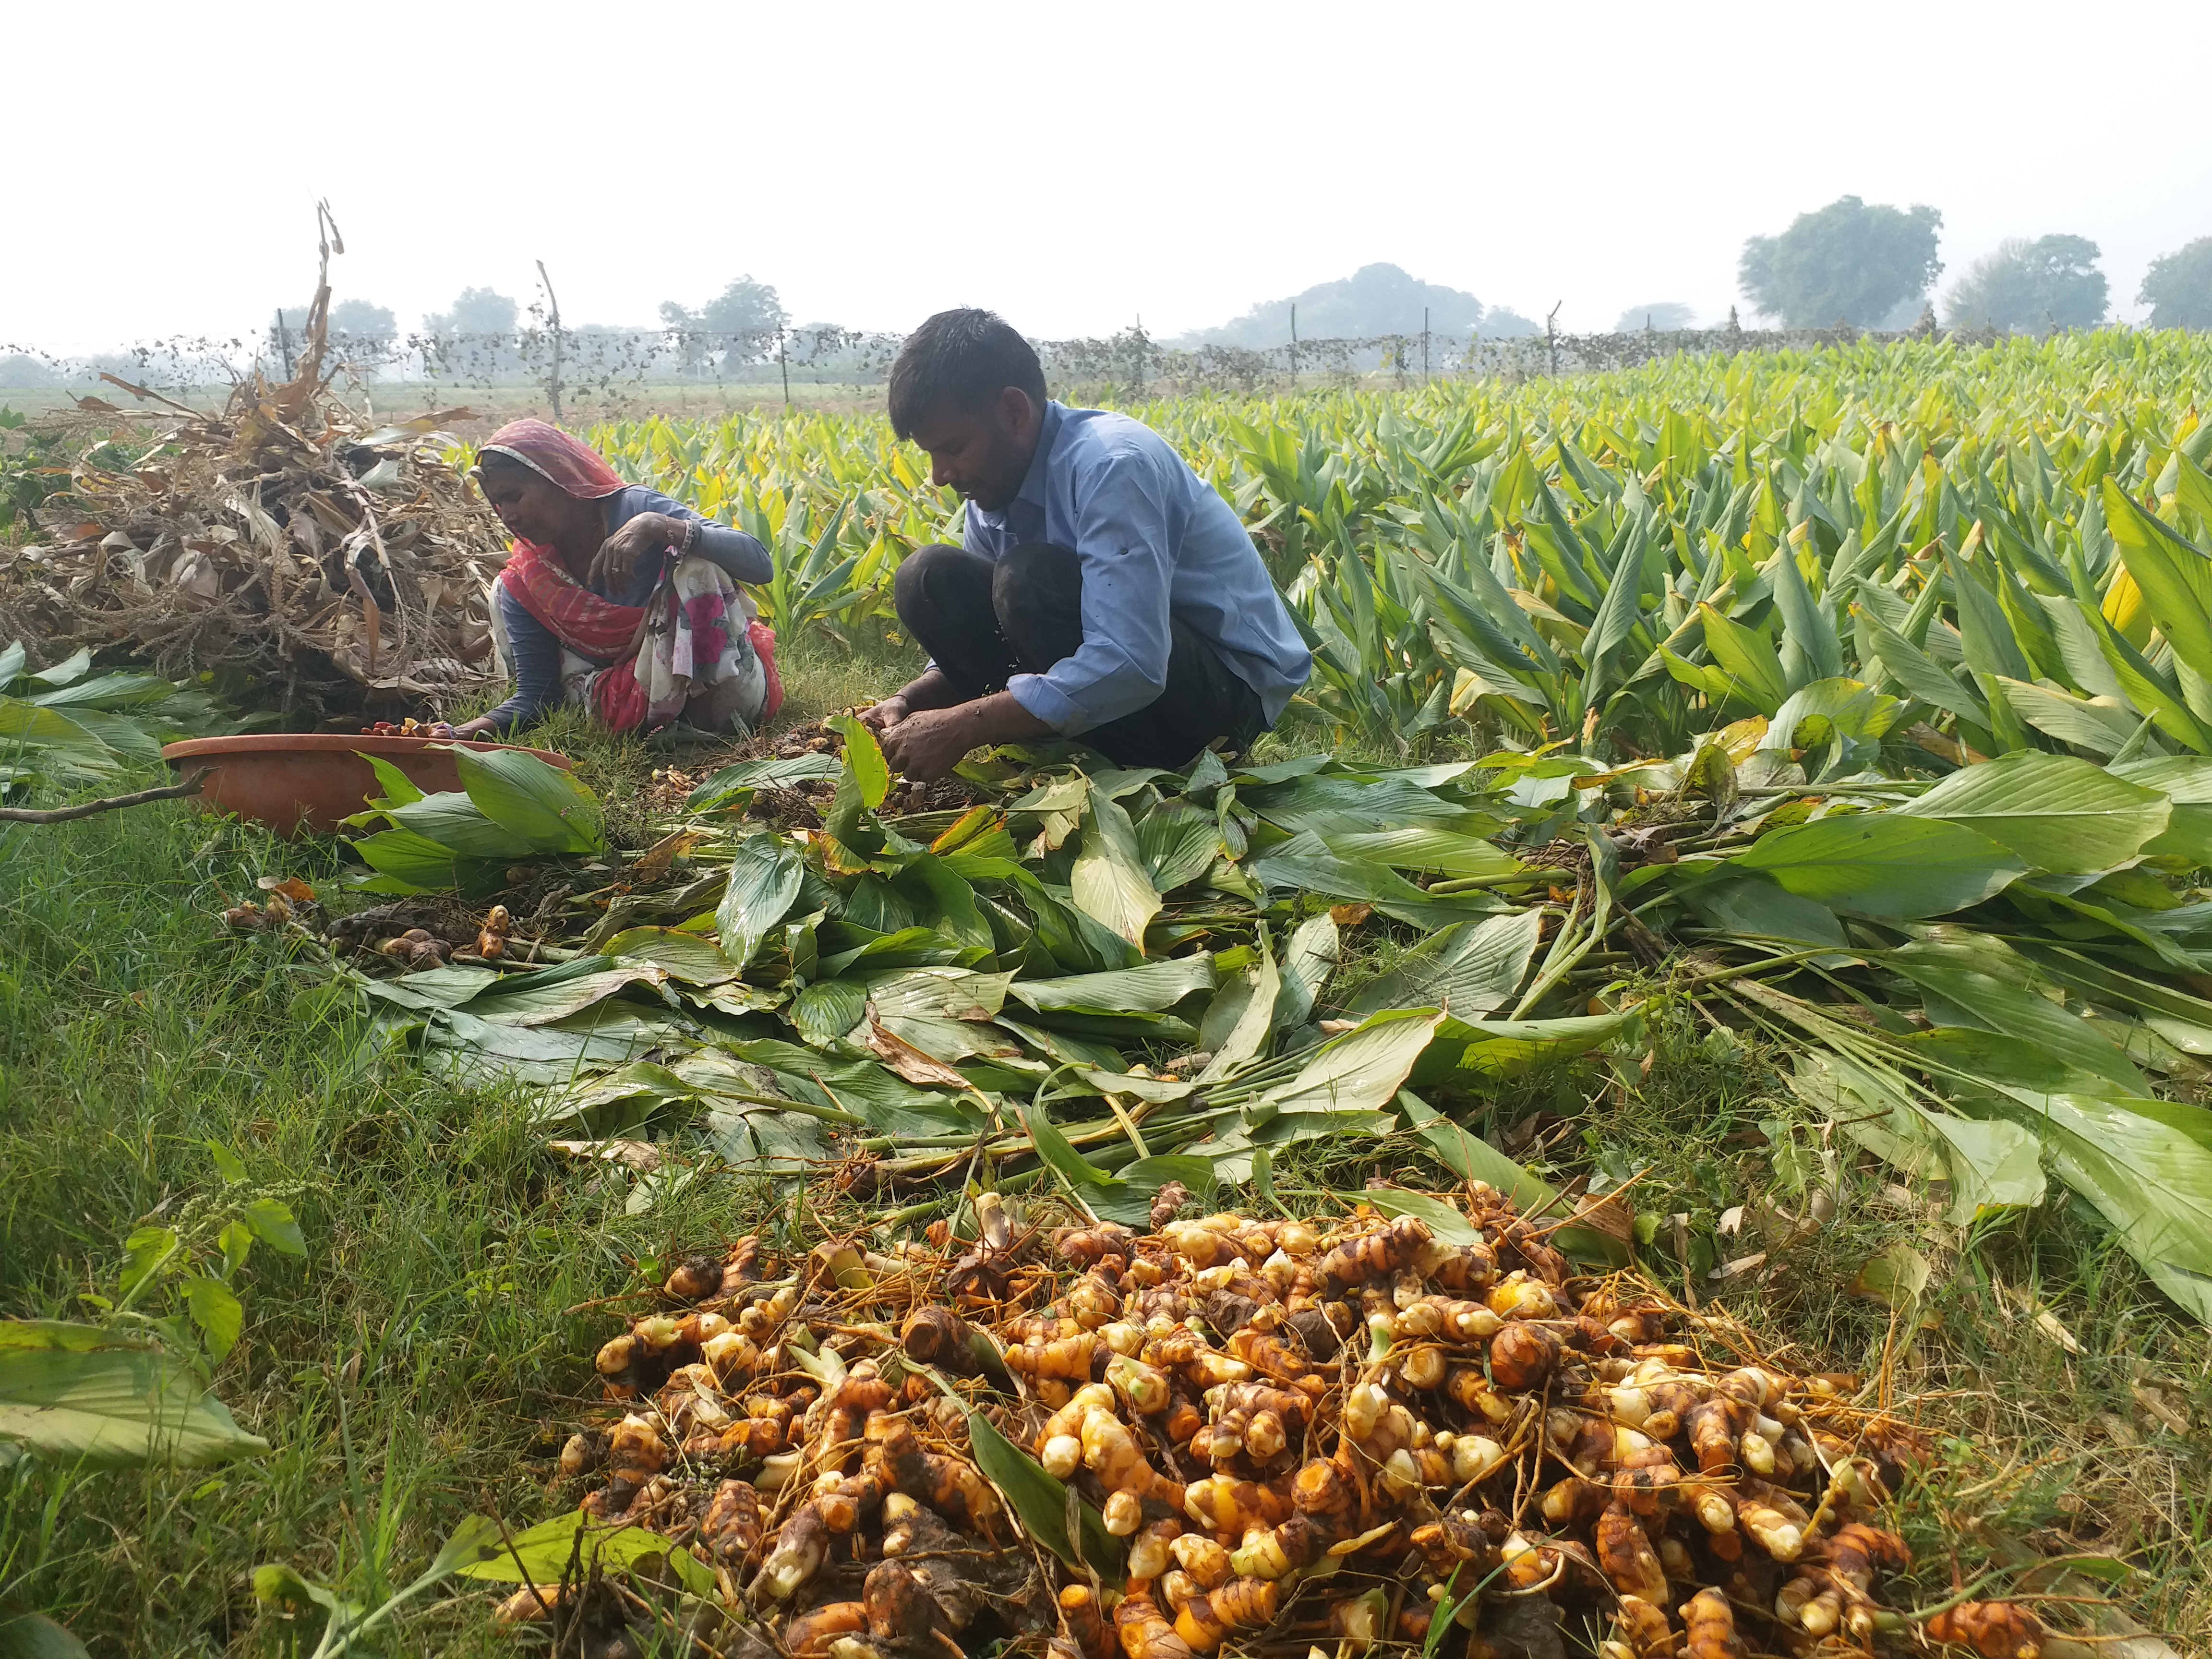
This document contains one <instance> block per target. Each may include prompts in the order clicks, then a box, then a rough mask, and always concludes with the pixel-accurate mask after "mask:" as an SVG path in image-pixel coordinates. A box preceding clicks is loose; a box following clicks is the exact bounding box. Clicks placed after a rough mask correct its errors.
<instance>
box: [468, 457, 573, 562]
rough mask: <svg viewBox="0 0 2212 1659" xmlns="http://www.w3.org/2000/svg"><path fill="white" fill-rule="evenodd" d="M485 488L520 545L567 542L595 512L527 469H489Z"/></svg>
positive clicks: (501, 520)
mask: <svg viewBox="0 0 2212 1659" xmlns="http://www.w3.org/2000/svg"><path fill="white" fill-rule="evenodd" d="M481 488H482V489H483V497H484V500H486V501H489V502H490V503H491V510H492V511H493V512H495V513H498V514H499V521H500V522H501V524H503V525H505V526H507V534H508V535H510V536H513V537H514V538H516V539H517V540H519V541H526V542H536V543H538V544H539V545H540V546H542V547H551V546H554V545H556V544H558V543H559V542H561V541H562V540H563V539H565V534H566V532H568V531H570V530H572V529H574V527H575V526H577V525H578V524H579V523H580V521H581V520H582V519H583V517H584V515H585V513H590V512H591V511H592V508H593V503H592V502H590V501H578V500H577V499H576V498H575V497H574V495H569V494H568V492H567V491H566V490H564V489H560V488H559V487H558V486H557V485H556V484H554V483H552V482H551V481H550V479H547V478H543V477H539V476H538V474H537V473H535V472H532V471H530V469H529V468H527V467H520V466H502V467H495V468H491V469H489V470H487V471H485V473H484V475H483V483H482V485H481ZM579 509H582V511H579Z"/></svg>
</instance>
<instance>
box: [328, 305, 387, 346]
mask: <svg viewBox="0 0 2212 1659" xmlns="http://www.w3.org/2000/svg"><path fill="white" fill-rule="evenodd" d="M398 332H399V319H398V318H396V317H394V316H393V315H392V307H390V306H380V305H375V304H373V303H371V302H370V301H367V300H341V301H338V302H337V304H336V305H334V306H332V307H331V333H333V334H343V335H347V336H349V337H352V338H354V339H356V340H388V339H390V338H392V336H393V335H395V334H397V333H398Z"/></svg>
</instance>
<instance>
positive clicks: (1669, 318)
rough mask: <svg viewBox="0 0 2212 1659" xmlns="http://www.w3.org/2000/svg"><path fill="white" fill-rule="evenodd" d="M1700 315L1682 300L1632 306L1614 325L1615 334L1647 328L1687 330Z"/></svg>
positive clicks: (1629, 332)
mask: <svg viewBox="0 0 2212 1659" xmlns="http://www.w3.org/2000/svg"><path fill="white" fill-rule="evenodd" d="M1697 317H1698V313H1696V312H1694V311H1692V309H1691V308H1690V307H1687V306H1686V305H1684V304H1683V303H1682V302H1681V301H1680V300H1662V301H1659V303H1658V304H1656V305H1650V306H1631V307H1629V308H1628V309H1627V310H1626V311H1624V312H1622V313H1620V321H1618V322H1616V323H1615V324H1613V332H1614V333H1615V334H1632V333H1636V332H1638V331H1640V330H1643V329H1646V328H1656V329H1661V330H1665V329H1676V328H1687V327H1689V326H1690V325H1692V323H1694V322H1695V321H1696V320H1697Z"/></svg>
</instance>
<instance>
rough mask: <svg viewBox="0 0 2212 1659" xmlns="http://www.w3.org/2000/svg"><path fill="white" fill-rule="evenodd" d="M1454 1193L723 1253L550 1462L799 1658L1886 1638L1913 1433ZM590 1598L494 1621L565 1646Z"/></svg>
mask: <svg viewBox="0 0 2212 1659" xmlns="http://www.w3.org/2000/svg"><path fill="white" fill-rule="evenodd" d="M1467 1194H1468V1199H1467V1201H1466V1205H1465V1207H1464V1208H1462V1207H1458V1206H1455V1205H1454V1204H1452V1203H1450V1202H1447V1201H1445V1200H1440V1199H1437V1198H1432V1197H1429V1196H1426V1195H1423V1194H1413V1193H1407V1192H1402V1191H1400V1190H1398V1189H1395V1188H1376V1189H1374V1190H1372V1191H1370V1192H1369V1193H1368V1194H1364V1195H1362V1196H1363V1198H1364V1201H1361V1202H1358V1203H1356V1204H1353V1205H1351V1206H1348V1213H1345V1214H1342V1215H1340V1216H1335V1217H1331V1218H1323V1219H1316V1220H1315V1221H1311V1222H1309V1221H1304V1220H1298V1219H1287V1218H1272V1219H1267V1220H1260V1219H1254V1218H1246V1217H1243V1216H1239V1215H1233V1214H1221V1215H1213V1216H1208V1217H1206V1218H1203V1219H1177V1218H1176V1216H1175V1211H1176V1207H1177V1204H1178V1200H1179V1198H1180V1194H1176V1193H1174V1192H1173V1191H1172V1190H1170V1191H1169V1192H1165V1193H1164V1194H1162V1200H1161V1202H1160V1204H1159V1205H1158V1207H1157V1208H1156V1210H1155V1212H1154V1218H1153V1219H1154V1222H1155V1226H1154V1229H1153V1231H1150V1232H1147V1233H1145V1234H1143V1235H1141V1236H1140V1235H1138V1234H1135V1233H1133V1231H1131V1230H1130V1229H1127V1228H1124V1227H1121V1226H1117V1225H1114V1224H1112V1223H1103V1224H1096V1225H1084V1226H1067V1227H1061V1228H1058V1229H1054V1230H1050V1231H1048V1230H1047V1229H1045V1228H1044V1227H1042V1225H1024V1221H1023V1220H1022V1219H1021V1218H1017V1217H1015V1216H1014V1215H1012V1214H1011V1213H1009V1212H1008V1211H1007V1210H1006V1208H1005V1207H1003V1206H1001V1203H1000V1200H998V1199H997V1198H996V1197H995V1195H994V1194H983V1195H981V1197H980V1198H979V1199H978V1200H976V1201H975V1205H974V1206H973V1209H972V1212H970V1213H971V1216H972V1228H971V1231H972V1233H973V1237H969V1238H965V1239H958V1240H956V1239H953V1238H951V1237H950V1236H949V1230H948V1229H946V1228H945V1226H944V1225H942V1224H939V1226H938V1227H936V1228H934V1229H933V1237H932V1240H931V1242H930V1243H928V1244H927V1245H925V1244H921V1243H898V1244H895V1245H892V1246H891V1247H890V1251H889V1253H888V1254H884V1255H878V1254H876V1253H875V1252H873V1251H872V1250H869V1249H865V1248H863V1247H862V1246H861V1245H860V1243H858V1242H857V1241H851V1240H836V1239H833V1240H831V1241H829V1242H827V1243H823V1244H822V1245H820V1246H818V1247H817V1248H816V1249H814V1250H813V1251H812V1252H811V1254H810V1255H807V1256H805V1257H804V1258H803V1259H799V1260H793V1261H774V1260H772V1259H771V1258H770V1257H769V1255H768V1254H767V1253H766V1252H764V1251H763V1249H761V1248H760V1244H759V1241H758V1240H757V1239H756V1238H752V1237H747V1238H744V1239H740V1240H739V1241H738V1243H736V1244H735V1245H734V1246H733V1247H732V1248H731V1249H729V1250H728V1251H727V1252H726V1254H725V1255H720V1256H716V1255H701V1256H696V1257H694V1258H692V1259H690V1260H689V1261H685V1262H684V1264H683V1265H682V1266H681V1267H678V1269H677V1271H676V1272H675V1273H673V1274H672V1275H671V1277H670V1279H668V1281H667V1284H666V1285H665V1290H664V1295H665V1302H666V1310H665V1311H660V1312H655V1313H652V1314H649V1315H647V1316H643V1317H641V1318H638V1319H636V1320H635V1321H634V1322H633V1323H632V1325H631V1327H630V1328H629V1330H628V1331H627V1332H625V1333H624V1334H621V1335H618V1336H617V1337H615V1338H614V1339H613V1340H611V1341H609V1342H608V1343H607V1344H606V1345H605V1346H604V1347H603V1348H602V1349H601V1350H600V1351H599V1358H598V1369H599V1374H600V1376H601V1380H602V1383H603V1386H604V1391H605V1395H606V1396H607V1398H608V1400H609V1401H611V1402H613V1408H614V1410H615V1411H617V1412H619V1413H621V1415H619V1417H610V1418H609V1419H607V1420H605V1421H601V1422H595V1423H592V1424H589V1425H586V1426H584V1427H582V1428H580V1429H579V1430H578V1431H577V1432H576V1433H575V1435H574V1437H572V1438H571V1439H570V1440H569V1441H568V1444H567V1446H566V1447H565V1448H564V1449H563V1450H562V1456H561V1468H562V1475H563V1476H564V1477H566V1478H568V1479H570V1480H577V1481H578V1482H579V1483H580V1485H581V1486H582V1487H583V1488H584V1490H583V1492H582V1494H581V1503H580V1513H581V1515H582V1516H584V1517H585V1518H586V1522H585V1531H584V1533H583V1534H582V1535H583V1536H584V1537H585V1538H586V1540H587V1541H593V1545H594V1547H595V1545H596V1541H599V1540H603V1539H605V1538H606V1537H610V1536H614V1537H619V1536H623V1535H624V1534H623V1532H622V1531H621V1529H623V1528H643V1529H645V1530H646V1531H647V1532H648V1533H651V1534H658V1535H659V1538H660V1540H661V1541H662V1543H661V1545H660V1547H662V1548H664V1549H670V1550H671V1552H673V1553H689V1554H690V1556H691V1557H692V1558H693V1559H694V1561H695V1562H696V1564H698V1565H702V1566H707V1567H711V1569H712V1573H713V1578H714V1600H715V1601H718V1602H719V1604H720V1607H721V1608H722V1610H723V1612H724V1613H725V1615H726V1622H724V1623H722V1624H720V1626H708V1625H702V1623H701V1622H699V1621H698V1620H697V1619H696V1613H695V1615H694V1619H693V1622H692V1624H691V1626H690V1629H691V1631H692V1632H693V1633H694V1636H695V1637H696V1638H697V1639H698V1640H699V1642H700V1643H701V1645H702V1648H704V1649H708V1650H713V1651H716V1652H721V1653H730V1654H737V1653H744V1654H749V1655H757V1654H759V1653H762V1652H763V1651H764V1650H767V1649H768V1648H769V1645H770V1644H773V1648H774V1650H776V1651H780V1652H781V1653H784V1654H787V1655H790V1656H793V1659H816V1656H826V1659H873V1656H884V1659H891V1656H921V1655H939V1654H955V1653H973V1652H977V1651H981V1650H983V1649H984V1648H985V1647H986V1646H987V1644H992V1643H994V1642H1001V1641H1008V1640H1012V1641H1013V1642H1014V1643H1015V1644H1016V1645H1015V1647H1014V1648H1013V1649H1012V1650H1025V1651H1032V1652H1035V1651H1043V1650H1050V1651H1052V1652H1054V1653H1056V1654H1061V1655H1066V1656H1074V1655H1077V1654H1080V1655H1082V1656H1084V1659H1109V1655H1110V1654H1112V1653H1113V1652H1115V1650H1117V1649H1118V1650H1119V1651H1121V1652H1122V1653H1124V1654H1126V1655H1127V1656H1128V1659H1187V1656H1189V1655H1193V1654H1211V1653H1213V1652H1215V1651H1216V1650H1220V1649H1222V1648H1224V1647H1225V1646H1229V1645H1232V1644H1233V1645H1234V1646H1235V1647H1236V1648H1237V1650H1241V1651H1247V1652H1262V1653H1278V1652H1279V1653H1284V1654H1295V1653H1300V1652H1304V1651H1305V1650H1307V1649H1308V1648H1309V1646H1310V1644H1314V1643H1316V1642H1320V1643H1322V1644H1326V1645H1325V1646H1324V1648H1323V1651H1325V1652H1327V1651H1332V1650H1334V1651H1340V1652H1341V1651H1360V1650H1366V1649H1368V1648H1370V1646H1375V1645H1376V1644H1389V1645H1401V1650H1421V1651H1425V1652H1428V1653H1437V1652H1448V1653H1455V1654H1468V1655H1474V1656H1498V1659H1504V1656H1509V1655H1510V1656H1521V1659H1535V1656H1555V1655H1565V1654H1566V1653H1568V1652H1578V1653H1593V1652H1594V1653H1599V1654H1602V1655H1604V1656H1606V1659H1655V1656H1668V1655H1687V1656H1692V1659H1723V1656H1727V1655H1741V1654H1744V1653H1747V1652H1752V1651H1756V1652H1763V1653H1775V1652H1786V1653H1790V1654H1793V1655H1813V1654H1834V1655H1842V1654H1846V1653H1860V1652H1871V1651H1874V1650H1875V1648H1876V1646H1877V1644H1879V1643H1881V1641H1882V1639H1883V1638H1885V1637H1887V1635H1889V1634H1891V1633H1901V1632H1905V1630H1907V1629H1908V1628H1909V1626H1910V1625H1911V1623H1912V1622H1915V1620H1916V1619H1917V1618H1918V1617H1919V1616H1918V1615H1908V1614H1907V1613H1905V1612H1904V1611H1902V1610H1900V1609H1899V1607H1896V1605H1895V1604H1894V1598H1893V1595H1892V1594H1891V1589H1892V1585H1891V1582H1890V1581H1891V1580H1892V1579H1893V1577H1894V1575H1896V1574H1899V1573H1900V1572H1903V1571H1906V1570H1907V1569H1909V1567H1910V1566H1911V1559H1910V1556H1909V1553H1908V1552H1907V1551H1906V1548H1905V1545H1904V1544H1903V1542H1902V1541H1900V1539H1899V1537H1898V1536H1897V1535H1896V1534H1895V1533H1894V1532H1893V1531H1891V1530H1889V1529H1887V1527H1886V1526H1885V1524H1884V1516H1883V1509H1884V1505H1885V1504H1886V1503H1887V1499H1888V1498H1889V1497H1890V1496H1891V1495H1892V1494H1893V1493H1894V1492H1896V1491H1897V1489H1898V1487H1899V1482H1900V1480H1902V1478H1903V1477H1904V1474H1905V1472H1906V1470H1907V1469H1908V1468H1910V1467H1911V1466H1912V1465H1914V1464H1916V1463H1917V1462H1920V1461H1922V1460H1923V1458H1924V1457H1925V1455H1926V1450H1927V1449H1926V1447H1925V1445H1924V1443H1923V1442H1922V1441H1921V1440H1920V1439H1919V1437H1917V1435H1916V1434H1915V1433H1914V1432H1913V1431H1911V1429H1910V1428H1909V1427H1908V1426H1906V1425H1904V1424H1902V1423H1900V1422H1899V1421H1898V1420H1896V1419H1893V1418H1891V1417H1888V1416H1887V1415H1885V1414H1883V1413H1880V1412H1870V1411H1867V1410H1863V1409H1860V1408H1859V1407H1856V1406H1853V1405H1850V1404H1848V1403H1846V1401H1844V1398H1843V1395H1844V1392H1845V1391H1847V1390H1848V1389H1850V1388H1851V1387H1852V1386H1854V1385H1853V1383H1852V1381H1851V1380H1850V1379H1844V1378H1837V1377H1824V1376H1815V1377H1809V1378H1800V1377H1795V1376H1788V1375H1785V1374H1784V1373H1782V1372H1781V1371H1779V1370H1774V1369H1772V1368H1771V1367H1768V1366H1765V1365H1761V1364H1741V1363H1739V1360H1738V1357H1737V1355H1736V1354H1732V1353H1729V1352H1727V1350H1728V1348H1729V1346H1732V1345H1733V1344H1735V1343H1740V1341H1741V1337H1740V1334H1737V1333H1735V1332H1734V1331H1732V1329H1731V1328H1729V1327H1727V1326H1725V1325H1721V1326H1717V1327H1712V1328H1705V1327H1704V1326H1702V1325H1700V1324H1699V1322H1697V1321H1696V1320H1694V1319H1693V1318H1691V1317H1689V1316H1684V1315H1682V1314H1681V1313H1680V1310H1677V1309H1675V1308H1674V1306H1673V1304H1670V1303H1668V1302H1667V1301H1666V1300H1664V1299H1663V1298H1662V1297H1659V1296H1657V1295H1656V1294H1652V1293H1650V1292H1648V1291H1645V1290H1644V1289H1642V1288H1640V1287H1639V1285H1638V1282H1637V1281H1635V1280H1634V1279H1631V1278H1629V1277H1627V1276H1615V1277H1611V1278H1605V1279H1589V1278H1577V1277H1574V1276H1573V1275H1572V1273H1571V1268H1570V1266H1569V1264H1568V1262H1567V1260H1566V1258H1565V1257H1564V1256H1563V1255H1561V1254H1560V1253H1559V1251H1558V1250H1557V1249H1554V1248H1553V1246H1552V1245H1551V1244H1549V1243H1547V1242H1546V1237H1545V1230H1543V1229H1541V1228H1539V1227H1537V1226H1536V1225H1534V1224H1532V1223H1531V1222H1529V1221H1528V1220H1526V1219H1523V1218H1521V1217H1520V1216H1519V1215H1518V1214H1517V1213H1516V1211H1515V1208H1514V1206H1513V1205H1512V1204H1511V1203H1510V1201H1509V1200H1506V1199H1505V1198H1504V1196H1503V1195H1501V1194H1498V1193H1497V1192H1496V1191H1494V1190H1493V1189H1492V1188H1489V1187H1487V1186H1486V1185H1483V1184H1482V1183H1480V1182H1474V1183H1470V1184H1469V1186H1468V1188H1467ZM1032 1219H1035V1218H1032ZM1683 1338H1691V1339H1693V1340H1688V1341H1685V1340H1680V1339H1683ZM1739 1352H1740V1350H1739ZM571 1490H573V1488H572V1489H571ZM555 1524H556V1525H557V1523H555ZM540 1530H542V1529H540ZM589 1553H590V1552H589V1548H588V1547H584V1546H580V1547H578V1548H577V1550H576V1551H575V1552H574V1559H576V1560H578V1561H581V1562H586V1563H587V1562H588V1559H589ZM629 1555H630V1557H631V1558H632V1559H635V1549H633V1550H631V1551H630V1552H629ZM501 1574H502V1570H501V1568H500V1567H498V1566H494V1567H492V1568H490V1569H489V1570H488V1571H486V1573H485V1575H484V1576H492V1577H496V1576H501ZM504 1576H507V1577H513V1574H512V1572H511V1571H507V1572H506V1573H505V1574H504ZM690 1576H691V1575H690V1574H688V1573H687V1574H686V1575H685V1577H687V1578H689V1577H690ZM588 1592H589V1586H588V1584H587V1583H586V1581H585V1579H584V1578H583V1577H580V1575H579V1574H578V1573H577V1572H575V1571H572V1572H571V1573H570V1575H569V1577H568V1581H567V1582H566V1583H563V1584H560V1585H555V1584H543V1585H538V1586H536V1587H526V1588H525V1589H521V1590H518V1591H516V1592H514V1593H513V1595H510V1596H508V1597H507V1600H506V1601H504V1603H503V1604H502V1609H501V1618H502V1619H503V1620H507V1621H508V1622H529V1623H533V1624H544V1623H550V1624H552V1625H554V1626H556V1627H560V1628H562V1629H565V1628H567V1627H568V1626H569V1625H571V1624H573V1623H574V1620H576V1619H577V1618H578V1617H580V1609H581V1608H582V1607H584V1606H585V1605H586V1601H588V1600H589V1599H590V1597H589V1593H588ZM645 1605H646V1604H644V1603H642V1602H641V1603H639V1604H638V1606H639V1607H640V1608H641V1609H642V1608H643V1607H645ZM602 1606H604V1598H602ZM1930 1612H1931V1613H1932V1614H1933V1617H1934V1619H1935V1620H1936V1621H1939V1622H1941V1624H1942V1633H1943V1634H1944V1635H1945V1636H1946V1637H1948V1638H1949V1639H1954V1640H1963V1641H1966V1642H1967V1643H1969V1644H1972V1645H1974V1646H1975V1647H1976V1649H1977V1650H1978V1651H1979V1652H1982V1653H1984V1654H1989V1655H1992V1656H1995V1655H1999V1654H2002V1655H2004V1656H2008V1659H2034V1656H2035V1655H2037V1654H2039V1653H2057V1652H2060V1651H2062V1650H2068V1649H2069V1648H2071V1647H2072V1645H2073V1644H2070V1643H2066V1642H2063V1641H2061V1640H2059V1639H2058V1638H2046V1636H2045V1632H2044V1630H2043V1626H2041V1624H2040V1622H2039V1620H2037V1619H2036V1618H2035V1616H2034V1615H2033V1613H2029V1612H2028V1611H2027V1609H2026V1608H2025V1607H2017V1606H2012V1605H2008V1604H2003V1603H1991V1602H1966V1603H1963V1604H1958V1605H1953V1606H1950V1607H1939V1608H1936V1609H1931V1610H1930ZM601 1616H602V1617H603V1616H604V1614H603V1613H602V1614H601ZM1984 1637H1986V1638H1988V1639H1986V1640H1984V1639H1983V1638H1984ZM1340 1644H1341V1645H1340ZM2085 1651H2086V1650H2085Z"/></svg>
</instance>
